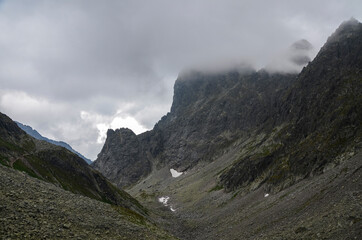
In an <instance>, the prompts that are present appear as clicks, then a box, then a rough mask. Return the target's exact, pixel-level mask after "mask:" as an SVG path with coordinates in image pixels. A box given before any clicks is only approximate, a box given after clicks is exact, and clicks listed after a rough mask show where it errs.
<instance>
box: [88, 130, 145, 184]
mask: <svg viewBox="0 0 362 240" xmlns="http://www.w3.org/2000/svg"><path fill="white" fill-rule="evenodd" d="M93 167H94V168H95V169H97V170H101V171H102V172H103V174H105V175H106V176H107V177H108V178H109V179H110V180H111V181H113V182H114V183H116V184H117V185H118V186H120V187H123V186H126V185H130V184H133V183H135V182H136V181H137V180H138V179H139V178H141V177H142V176H145V175H147V174H148V172H149V171H150V169H151V167H150V163H149V161H148V160H147V158H146V157H145V156H144V153H143V152H142V150H141V145H140V142H139V139H138V138H137V136H136V134H135V133H134V132H133V131H132V130H130V129H128V128H120V129H117V130H112V129H109V130H108V131H107V139H106V142H105V143H104V146H103V148H102V151H101V152H100V153H99V154H98V158H97V160H96V161H95V162H94V163H93ZM119 174H122V178H121V179H119V178H118V175H119Z"/></svg>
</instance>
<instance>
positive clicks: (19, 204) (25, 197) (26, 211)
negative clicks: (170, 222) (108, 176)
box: [0, 165, 175, 240]
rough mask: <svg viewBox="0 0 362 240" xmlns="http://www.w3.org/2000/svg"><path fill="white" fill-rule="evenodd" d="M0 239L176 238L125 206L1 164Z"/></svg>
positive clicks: (155, 239) (157, 239)
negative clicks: (74, 192) (97, 199)
mask: <svg viewBox="0 0 362 240" xmlns="http://www.w3.org/2000/svg"><path fill="white" fill-rule="evenodd" d="M0 212H1V214H0V221H1V224H0V237H1V239H145V240H148V239H154V240H159V239H175V238H173V237H171V236H170V235H168V234H167V233H166V232H164V231H162V230H160V229H159V228H158V227H156V226H155V225H154V224H153V223H151V222H150V221H149V220H148V219H147V218H145V217H143V216H142V215H139V214H137V213H135V212H133V211H131V210H129V209H127V208H123V207H121V206H116V205H111V204H107V203H104V202H100V201H96V200H94V199H90V198H88V197H84V196H82V195H79V194H72V193H70V192H69V191H65V190H63V189H61V188H59V187H56V186H54V185H53V184H50V183H47V182H44V181H41V180H38V179H36V178H32V177H29V176H28V175H27V174H24V173H23V172H20V171H15V170H14V169H11V168H8V167H4V166H2V165H0Z"/></svg>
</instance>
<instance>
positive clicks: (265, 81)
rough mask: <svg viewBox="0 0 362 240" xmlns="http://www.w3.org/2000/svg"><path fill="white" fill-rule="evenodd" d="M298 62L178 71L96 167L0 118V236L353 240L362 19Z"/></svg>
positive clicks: (358, 214)
mask: <svg viewBox="0 0 362 240" xmlns="http://www.w3.org/2000/svg"><path fill="white" fill-rule="evenodd" d="M293 46H294V47H295V48H299V49H304V48H309V47H310V46H309V43H308V42H307V41H306V40H302V41H299V42H297V43H296V44H295V45H293ZM294 60H295V62H296V63H298V64H303V65H304V64H305V65H306V66H305V67H304V68H303V69H302V71H301V72H299V73H286V72H282V71H272V70H270V69H268V68H265V69H262V70H258V71H256V70H254V69H252V68H250V67H242V68H234V69H231V70H227V71H226V70H225V71H218V72H216V71H211V72H207V71H201V70H190V71H185V72H183V73H181V74H180V75H179V77H178V79H177V80H176V82H175V85H174V97H173V103H172V107H171V110H170V112H169V113H167V115H165V116H164V117H162V119H161V120H160V121H159V122H158V123H157V124H156V125H155V126H154V128H153V129H152V130H150V131H147V132H145V133H142V134H139V135H136V134H135V133H133V132H132V131H131V130H130V129H125V128H121V129H117V130H108V132H107V139H106V142H105V144H104V146H103V149H102V151H101V152H100V153H99V155H98V158H97V160H96V161H94V162H93V163H92V164H91V165H88V164H87V163H86V162H85V161H84V160H83V159H82V158H80V157H79V156H78V155H76V154H74V153H72V152H70V151H68V150H67V149H65V148H63V147H61V146H55V145H53V144H51V143H48V142H45V141H42V140H38V139H35V138H33V137H31V136H29V135H27V134H26V133H25V132H24V131H22V130H21V129H20V128H19V127H18V126H17V125H16V123H14V122H13V121H12V120H11V119H10V118H8V117H7V116H6V115H4V114H1V115H0V162H1V164H2V165H0V172H1V174H0V178H1V179H0V186H1V188H0V213H1V214H0V220H1V223H2V224H1V226H0V236H1V237H2V238H3V239H8V238H9V239H49V238H56V239H77V238H78V239H185V240H187V239H200V240H201V239H215V240H216V239H360V238H361V236H362V222H361V219H362V206H361V203H362V195H361V191H362V179H361V173H362V168H361V167H362V151H361V149H362V141H361V138H362V24H361V23H359V22H358V21H357V20H355V19H351V20H349V21H346V22H343V23H342V24H341V25H340V26H339V28H338V29H337V30H336V31H335V32H334V33H333V34H332V35H331V36H330V37H329V38H328V40H327V42H326V43H325V45H324V46H323V47H322V48H321V49H320V51H319V53H318V54H317V56H316V57H315V58H314V59H313V60H312V61H310V62H308V57H307V56H304V55H303V56H294ZM307 62H308V63H307ZM16 170H18V171H16ZM122 189H123V190H122Z"/></svg>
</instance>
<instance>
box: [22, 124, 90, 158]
mask: <svg viewBox="0 0 362 240" xmlns="http://www.w3.org/2000/svg"><path fill="white" fill-rule="evenodd" d="M15 123H16V124H17V125H18V127H19V128H21V129H22V130H23V131H24V132H26V133H27V134H29V135H30V136H32V137H33V138H36V139H38V140H43V141H46V142H48V143H51V144H54V145H57V146H61V147H64V148H66V149H68V150H69V151H71V152H73V153H75V154H77V155H78V156H79V157H81V158H83V159H84V161H86V163H88V164H91V163H92V161H91V160H90V159H88V158H86V157H84V156H83V155H82V154H80V153H79V152H77V151H75V150H74V149H73V148H72V147H71V146H70V145H69V144H68V143H65V142H62V141H55V140H52V139H49V138H46V137H43V136H42V135H41V134H40V133H39V132H38V131H36V130H35V129H33V128H32V127H30V126H27V125H24V124H22V123H20V122H16V121H15Z"/></svg>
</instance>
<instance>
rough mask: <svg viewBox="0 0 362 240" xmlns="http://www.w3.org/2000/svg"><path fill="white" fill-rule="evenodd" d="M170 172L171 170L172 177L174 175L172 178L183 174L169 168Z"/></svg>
mask: <svg viewBox="0 0 362 240" xmlns="http://www.w3.org/2000/svg"><path fill="white" fill-rule="evenodd" d="M170 172H171V175H172V177H174V178H177V177H179V176H181V175H182V174H183V172H177V171H176V170H175V169H173V168H171V169H170Z"/></svg>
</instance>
